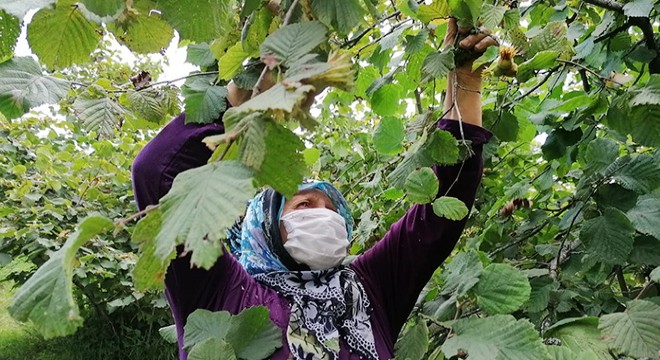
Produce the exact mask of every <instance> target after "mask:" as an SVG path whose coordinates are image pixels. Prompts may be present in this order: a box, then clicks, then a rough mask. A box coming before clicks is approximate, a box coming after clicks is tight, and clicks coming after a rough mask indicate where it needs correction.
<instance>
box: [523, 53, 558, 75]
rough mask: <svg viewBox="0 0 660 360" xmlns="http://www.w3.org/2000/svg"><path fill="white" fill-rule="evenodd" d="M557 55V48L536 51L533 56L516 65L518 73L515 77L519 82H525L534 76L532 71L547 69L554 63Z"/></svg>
mask: <svg viewBox="0 0 660 360" xmlns="http://www.w3.org/2000/svg"><path fill="white" fill-rule="evenodd" d="M558 56H559V51H557V50H544V51H539V52H537V53H536V54H535V55H534V57H533V58H531V59H529V60H527V61H525V62H524V63H522V64H520V65H519V66H518V73H517V74H516V78H517V79H518V80H519V81H520V82H525V81H527V80H529V79H530V78H531V77H532V76H534V71H536V70H543V69H549V68H550V67H552V66H553V65H554V64H555V60H557V57H558Z"/></svg>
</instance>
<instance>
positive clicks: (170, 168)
mask: <svg viewBox="0 0 660 360" xmlns="http://www.w3.org/2000/svg"><path fill="white" fill-rule="evenodd" d="M184 120H185V115H184V114H182V115H180V116H178V117H176V118H175V119H174V120H172V121H171V122H170V123H169V124H168V125H167V126H165V128H163V130H162V131H161V132H160V133H159V134H158V135H157V136H156V137H154V138H153V140H151V142H149V144H147V146H145V148H144V149H143V150H142V151H141V152H140V154H139V155H138V156H137V158H136V159H135V162H134V163H133V169H132V171H133V187H134V193H135V198H136V201H137V205H138V208H139V209H143V208H145V207H146V206H148V205H152V204H157V203H158V201H159V199H160V198H161V197H163V196H164V195H165V194H166V193H167V192H168V191H169V189H170V188H171V186H172V181H173V180H174V177H175V176H176V175H177V174H178V173H180V172H182V171H186V170H188V169H192V168H195V167H198V166H202V165H204V164H206V162H207V160H208V158H209V157H210V155H211V151H210V150H209V149H207V148H206V146H205V145H204V144H203V143H202V142H201V140H202V139H203V138H204V137H206V136H209V135H214V134H218V133H221V132H222V131H223V127H222V125H220V124H215V123H214V124H208V125H197V124H185V121H184ZM439 128H441V129H444V130H447V131H449V132H451V133H452V134H453V135H454V136H455V137H457V138H460V131H459V126H458V122H456V121H452V120H442V121H441V122H440V124H439ZM463 130H464V134H465V138H466V139H467V140H471V141H472V145H473V149H474V152H475V155H474V156H472V157H471V158H470V159H469V160H467V161H466V163H465V165H464V166H463V170H462V171H460V179H458V181H456V183H455V184H454V186H453V187H452V188H451V191H450V192H449V194H448V195H449V196H454V197H457V198H459V199H461V200H463V201H464V202H465V203H466V204H467V206H468V207H471V206H472V204H473V202H474V197H475V193H476V190H477V187H478V185H479V181H480V180H481V176H482V170H483V162H482V158H481V150H482V144H484V143H485V142H487V141H488V139H489V138H490V136H491V134H490V133H489V132H488V131H486V130H485V129H483V128H481V127H478V126H472V125H469V124H463ZM435 171H436V174H437V175H438V178H439V180H440V191H439V194H445V192H446V191H447V189H448V188H449V186H450V185H451V183H453V182H454V179H455V178H456V176H457V175H458V173H459V166H458V165H455V166H445V167H437V168H435ZM464 227H465V220H462V221H451V220H447V219H444V218H439V217H437V216H436V215H435V214H434V213H433V209H432V206H431V205H430V204H427V205H415V206H413V207H412V208H411V209H410V210H408V212H407V213H406V214H405V215H404V216H403V217H402V218H401V219H400V220H399V221H397V222H396V223H395V224H393V225H392V227H391V228H390V230H389V231H388V232H387V234H385V236H384V237H383V239H381V240H380V241H379V242H378V243H377V244H376V245H375V246H374V247H372V248H371V249H369V250H368V251H367V252H365V253H364V254H362V255H360V256H359V257H358V258H357V259H355V260H354V261H353V262H352V263H351V265H350V267H351V268H352V269H353V270H355V272H356V273H357V274H358V276H359V279H360V281H361V282H362V285H363V286H364V288H365V289H366V291H367V295H368V297H369V300H370V301H371V304H372V306H373V313H372V315H371V324H372V329H373V332H374V339H375V342H376V349H377V351H378V355H379V358H380V359H391V358H393V354H394V342H395V341H396V338H397V336H398V334H399V331H400V330H401V327H402V326H403V324H404V322H405V321H406V318H407V317H408V315H409V314H410V312H411V310H412V308H413V306H414V304H415V301H416V299H417V297H418V296H419V293H420V292H421V290H422V288H423V287H424V285H425V284H426V283H427V282H428V280H429V279H430V278H431V276H432V274H433V272H434V271H435V269H436V268H437V267H438V266H440V264H441V263H442V262H443V261H444V260H445V259H446V258H447V257H448V256H449V254H450V253H451V251H452V249H453V248H454V246H455V245H456V242H457V241H458V239H459V237H460V235H461V232H462V231H463V228H464ZM165 285H166V290H165V295H166V297H167V300H168V302H169V304H170V307H171V310H172V314H173V316H174V321H175V324H176V330H177V334H178V339H179V352H180V358H181V359H182V360H185V359H186V358H187V355H186V353H185V352H184V351H183V349H182V347H183V326H184V325H185V321H186V318H187V317H188V315H189V314H190V313H192V312H193V311H195V310H196V309H200V308H201V309H208V310H211V311H219V310H226V311H229V312H230V313H232V314H236V313H238V312H240V311H241V310H243V309H245V308H248V307H251V306H257V305H263V306H266V307H267V308H268V309H269V310H270V318H271V319H272V320H273V322H274V323H275V324H276V325H277V326H278V327H279V328H280V329H281V330H282V340H283V342H284V345H283V346H282V348H280V349H279V350H277V351H276V352H275V353H274V354H273V355H272V356H271V359H274V360H283V359H288V358H289V349H288V346H287V345H286V327H287V324H288V320H289V311H290V306H289V304H288V303H287V300H286V299H285V298H284V297H282V296H281V295H279V294H278V293H276V292H275V291H274V290H272V289H270V288H267V287H265V286H263V285H261V284H259V283H257V282H256V281H255V280H254V279H253V278H252V277H251V276H250V275H249V274H248V273H247V272H246V271H245V270H244V269H243V268H242V267H241V265H240V264H239V263H238V262H237V261H236V260H235V259H234V258H233V257H232V256H222V257H220V258H219V259H218V261H217V262H216V264H215V265H214V266H213V268H211V269H210V270H208V271H207V270H203V269H199V268H195V267H192V266H191V264H190V256H189V255H188V256H179V257H178V258H176V259H175V260H173V261H172V263H171V265H170V267H169V269H168V271H167V275H166V277H165ZM339 355H340V356H339V357H340V359H342V360H348V359H351V360H357V359H359V357H358V356H357V355H355V354H351V353H350V352H349V350H348V347H347V346H346V345H345V344H344V343H341V351H340V354H339Z"/></svg>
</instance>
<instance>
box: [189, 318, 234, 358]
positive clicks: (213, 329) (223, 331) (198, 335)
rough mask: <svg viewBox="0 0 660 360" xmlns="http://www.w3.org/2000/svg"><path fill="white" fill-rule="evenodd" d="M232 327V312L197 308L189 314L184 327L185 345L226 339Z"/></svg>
mask: <svg viewBox="0 0 660 360" xmlns="http://www.w3.org/2000/svg"><path fill="white" fill-rule="evenodd" d="M230 328H231V314H229V312H227V311H209V310H206V309H197V310H195V311H194V312H192V313H191V314H190V315H188V319H187V320H186V325H185V326H184V328H183V334H184V335H183V345H184V347H185V348H186V349H190V348H192V347H193V346H195V345H197V344H200V343H203V342H204V341H206V340H208V339H211V338H217V339H224V338H225V337H226V336H227V333H228V332H229V329H230Z"/></svg>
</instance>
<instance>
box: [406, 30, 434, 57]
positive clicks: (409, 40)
mask: <svg viewBox="0 0 660 360" xmlns="http://www.w3.org/2000/svg"><path fill="white" fill-rule="evenodd" d="M428 37H429V31H428V30H426V29H422V30H420V31H419V32H418V33H417V34H414V35H407V36H406V48H405V51H406V53H407V54H415V53H417V52H419V51H420V50H422V48H423V47H424V44H425V43H426V39H428Z"/></svg>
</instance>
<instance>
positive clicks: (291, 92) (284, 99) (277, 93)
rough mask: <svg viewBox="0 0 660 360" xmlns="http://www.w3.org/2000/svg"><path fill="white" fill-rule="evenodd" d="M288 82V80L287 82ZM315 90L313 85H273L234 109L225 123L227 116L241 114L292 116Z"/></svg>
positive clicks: (224, 119)
mask: <svg viewBox="0 0 660 360" xmlns="http://www.w3.org/2000/svg"><path fill="white" fill-rule="evenodd" d="M285 81H286V80H285ZM313 90H314V87H313V86H312V85H301V86H288V87H287V86H284V85H282V83H277V84H275V85H273V87H272V88H270V89H268V90H267V91H264V92H262V93H260V94H259V95H257V96H255V97H253V98H252V99H250V100H248V101H246V102H244V103H243V104H242V105H241V106H239V107H237V108H234V110H233V111H232V112H227V114H228V115H226V116H224V118H223V121H224V122H225V123H226V122H227V116H230V117H231V116H237V115H240V114H245V113H251V112H256V111H263V112H269V111H270V112H272V113H276V114H278V115H282V114H284V113H285V114H287V115H288V114H291V112H293V110H294V107H295V106H296V105H297V104H300V103H301V102H302V101H303V100H305V99H306V98H307V94H308V93H309V92H311V91H313Z"/></svg>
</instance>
